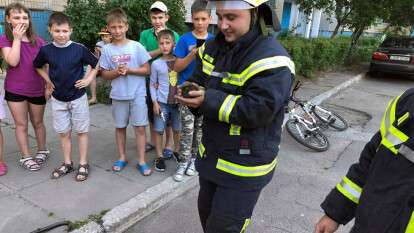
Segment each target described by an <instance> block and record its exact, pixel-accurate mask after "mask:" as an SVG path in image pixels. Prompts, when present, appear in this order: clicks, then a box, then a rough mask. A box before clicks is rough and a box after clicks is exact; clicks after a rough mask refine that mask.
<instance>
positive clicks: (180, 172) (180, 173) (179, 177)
mask: <svg viewBox="0 0 414 233" xmlns="http://www.w3.org/2000/svg"><path fill="white" fill-rule="evenodd" d="M186 168H187V163H185V162H184V163H178V164H177V170H176V171H175V174H174V176H173V178H174V180H175V181H177V182H181V181H183V179H184V172H185V169H186Z"/></svg>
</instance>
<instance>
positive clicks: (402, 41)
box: [369, 37, 414, 75]
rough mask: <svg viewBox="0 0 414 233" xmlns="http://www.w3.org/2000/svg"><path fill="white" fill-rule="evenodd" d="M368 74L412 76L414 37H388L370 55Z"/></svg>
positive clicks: (413, 69) (413, 70) (413, 73)
mask: <svg viewBox="0 0 414 233" xmlns="http://www.w3.org/2000/svg"><path fill="white" fill-rule="evenodd" d="M369 71H370V73H378V72H384V73H396V74H408V75H414V37H389V38H387V39H385V40H384V42H382V44H381V45H380V46H379V47H378V49H377V50H376V51H375V52H374V53H373V54H372V59H371V66H370V70H369Z"/></svg>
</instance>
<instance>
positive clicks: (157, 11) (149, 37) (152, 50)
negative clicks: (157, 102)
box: [139, 1, 180, 159]
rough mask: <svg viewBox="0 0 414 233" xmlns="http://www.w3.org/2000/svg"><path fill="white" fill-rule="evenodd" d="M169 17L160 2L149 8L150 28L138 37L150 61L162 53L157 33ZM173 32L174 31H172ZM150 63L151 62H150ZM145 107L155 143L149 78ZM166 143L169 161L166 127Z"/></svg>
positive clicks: (165, 26) (168, 134)
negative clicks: (146, 107) (146, 106)
mask: <svg viewBox="0 0 414 233" xmlns="http://www.w3.org/2000/svg"><path fill="white" fill-rule="evenodd" d="M169 18H170V16H169V15H168V8H167V6H166V5H165V4H164V3H163V2H161V1H156V2H154V3H153V4H152V5H151V7H150V19H151V24H152V28H149V29H147V30H144V31H142V32H141V34H140V36H139V42H140V43H141V44H142V45H143V46H144V47H145V49H146V50H147V51H148V52H149V54H150V56H151V58H152V60H153V59H155V58H157V57H159V56H160V55H161V54H162V53H161V50H160V49H159V48H158V41H157V36H158V33H159V32H160V31H162V30H164V29H166V28H167V22H168V19H169ZM173 32H174V31H173ZM179 37H180V36H179V35H178V33H176V32H174V40H175V42H177V41H178V39H179ZM150 62H151V61H150ZM146 81H147V83H146V84H147V91H148V93H147V105H148V110H149V111H148V117H149V123H150V133H151V141H152V142H155V136H156V134H155V132H154V130H153V122H154V114H153V111H152V101H151V98H150V93H149V83H150V81H149V77H147V80H146ZM165 137H166V142H165V149H164V152H163V154H164V158H166V159H170V158H172V155H173V151H172V150H171V147H172V141H173V140H172V130H171V127H167V130H166V135H165ZM153 148H154V146H153V145H151V144H150V143H149V144H147V145H146V149H147V150H148V151H149V150H152V149H153Z"/></svg>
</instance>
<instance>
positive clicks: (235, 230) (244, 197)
mask: <svg viewBox="0 0 414 233" xmlns="http://www.w3.org/2000/svg"><path fill="white" fill-rule="evenodd" d="M261 190H262V189H255V190H248V191H246V190H238V189H230V188H226V187H223V186H219V185H217V184H215V183H212V182H210V181H208V180H206V179H203V178H201V177H200V192H199V194H198V213H199V215H200V220H201V225H202V227H203V230H204V232H205V233H240V232H244V231H245V229H246V227H247V225H248V224H249V223H250V218H251V216H252V213H253V209H254V206H255V205H256V203H257V199H258V198H259V195H260V191H261Z"/></svg>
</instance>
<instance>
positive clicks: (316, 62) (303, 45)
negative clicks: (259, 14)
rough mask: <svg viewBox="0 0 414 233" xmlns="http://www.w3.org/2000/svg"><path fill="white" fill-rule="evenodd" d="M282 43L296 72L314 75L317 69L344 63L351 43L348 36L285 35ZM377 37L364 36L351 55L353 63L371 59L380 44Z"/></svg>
mask: <svg viewBox="0 0 414 233" xmlns="http://www.w3.org/2000/svg"><path fill="white" fill-rule="evenodd" d="M279 41H280V43H281V44H282V45H283V46H284V47H285V48H286V50H287V51H288V52H289V54H290V55H291V56H292V60H293V61H294V63H295V66H296V74H299V75H302V76H305V77H313V76H314V74H315V72H316V71H324V70H328V69H332V68H335V67H336V66H339V65H343V64H344V60H345V56H346V54H347V52H348V49H349V46H350V44H351V39H350V38H347V37H338V38H334V39H330V38H315V39H305V38H301V37H291V36H284V37H281V38H279ZM378 44H379V41H378V40H377V39H375V38H363V39H361V40H360V43H359V45H358V47H357V49H356V50H355V51H353V53H352V55H351V61H352V62H353V63H360V62H366V61H369V60H370V58H371V54H372V52H373V51H374V50H375V49H376V47H377V46H378Z"/></svg>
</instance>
